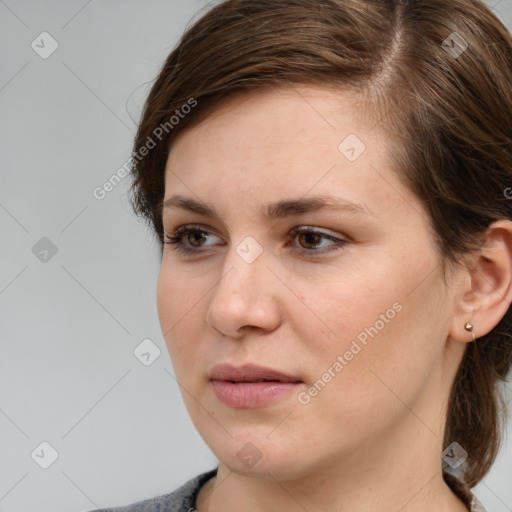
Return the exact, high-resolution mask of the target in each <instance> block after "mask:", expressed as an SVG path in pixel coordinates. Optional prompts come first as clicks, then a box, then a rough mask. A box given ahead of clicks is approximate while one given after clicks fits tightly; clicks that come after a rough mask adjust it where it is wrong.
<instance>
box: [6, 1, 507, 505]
mask: <svg viewBox="0 0 512 512" xmlns="http://www.w3.org/2000/svg"><path fill="white" fill-rule="evenodd" d="M490 5H492V6H494V9H495V10H496V12H497V14H498V16H500V17H501V18H502V19H503V20H504V21H505V22H506V24H507V25H508V26H509V27H512V0H501V1H497V0H493V2H492V3H491V4H490ZM208 8H209V6H208V4H207V2H206V0H204V1H203V0H186V1H185V0H182V1H179V0H150V1H142V0H123V1H120V0H105V1H98V0H89V1H86V0H79V1H78V0H77V1H66V2H65V1H63V0H49V1H45V2H37V1H35V0H6V1H1V0H0V38H1V43H2V44H1V48H0V59H1V62H2V66H1V70H0V108H1V122H0V127H1V128H0V130H1V132H0V150H1V153H0V154H1V158H2V164H1V176H2V186H1V188H0V229H1V233H2V242H3V243H2V250H1V251H0V257H1V266H0V330H1V331H0V336H1V337H0V339H1V354H2V357H1V358H0V375H1V387H0V432H1V436H0V461H1V462H0V512H50V511H51V512H63V511H85V510H90V509H93V508H99V507H106V506H115V505H123V504H128V503H132V502H134V501H138V500H141V499H145V498H148V497H153V496H156V495H159V494H164V493H167V492H170V491H172V490H174V489H175V488H176V487H178V486H179V485H181V484H182V483H184V482H185V481H186V480H188V479H189V478H191V477H192V476H195V475H196V474H198V473H200V472H203V471H206V470H209V469H211V468H213V467H214V466H215V464H216V459H215V457H214V456H213V455H212V453H211V452H210V450H209V449H208V448H207V447H206V445H205V444H204V442H203V441H202V439H201V438H200V436H199V435H198V434H197V432H196V431H195V429H194V427H193V425H192V423H191V421H190V419H189V418H188V415H187V413H186V411H185V408H184V406H183V404H182V400H181V396H180V393H179V389H178V386H177V384H176V381H175V379H174V372H173V370H172V366H171V362H170V359H169V356H168V354H167V350H166V347H165V343H164V340H163V337H162V335H161V332H160V326H159V323H158V317H157V312H156V280H157V275H158V266H159V256H158V248H157V246H156V244H155V243H154V239H153V238H152V236H151V234H150V233H149V231H148V230H147V229H146V228H145V226H144V225H143V224H142V223H140V222H139V221H138V220H137V219H136V218H135V216H134V214H133V213H132V212H131V209H130V205H129V203H128V198H127V196H126V192H127V190H128V184H129V183H128V180H129V179H124V180H122V181H121V182H120V183H119V184H118V185H117V186H116V187H115V188H114V189H113V190H112V191H110V192H109V193H108V194H107V195H106V196H105V198H104V199H102V200H98V199H96V198H95V197H94V195H93V190H94V189H95V188H96V187H101V186H102V184H103V183H105V182H106V181H107V180H108V179H109V178H110V177H111V176H112V175H113V174H114V173H115V172H116V171H117V170H118V169H119V168H120V167H121V166H122V165H123V164H124V163H125V162H126V160H127V159H128V158H129V156H130V150H131V143H132V139H133V136H134V134H135V124H134V121H133V120H132V118H133V119H134V120H135V121H136V120H137V119H138V116H139V114H140V109H141V105H142V101H143V99H144V96H145V94H147V92H148V90H149V82H150V81H151V80H153V78H154V77H155V75H156V73H157V71H158V69H159V67H160V65H161V64H162V62H163V60H164V59H165V57H166V56H167V54H168V53H169V51H170V50H171V49H172V47H173V46H174V44H175V43H176V42H177V39H178V38H179V36H180V35H181V33H182V32H183V31H184V29H185V27H186V26H187V24H188V23H189V22H190V20H192V19H193V20H195V19H197V17H199V16H200V15H201V13H202V12H204V11H205V10H206V9H208ZM199 11H201V12H199ZM42 32H48V33H49V34H51V36H52V37H53V38H54V39H55V40H56V41H57V43H58V48H57V50H56V51H55V52H54V53H53V54H52V55H50V56H49V57H47V58H45V59H43V58H42V57H40V55H39V54H38V53H36V51H34V49H33V48H32V47H31V44H32V42H33V41H34V40H35V42H36V43H38V41H39V46H41V47H42V46H43V45H42V44H41V43H40V40H41V38H40V37H39V35H40V34H41V33H42ZM44 37H46V36H44ZM44 41H45V42H44V48H40V49H39V51H41V52H42V51H48V49H49V48H51V46H50V44H51V41H50V40H49V39H44ZM43 237H46V238H47V239H49V240H50V241H51V242H48V241H47V240H43V241H40V240H41V239H42V238H43ZM34 246H35V249H33V248H34ZM52 249H53V252H54V251H55V249H56V251H57V252H56V253H55V254H53V253H52ZM45 250H46V251H48V252H46V253H45V252H44V251H45ZM145 339H150V340H152V343H153V344H154V345H151V344H150V346H153V347H158V349H160V351H161V353H160V356H159V357H157V358H156V359H154V357H155V354H154V351H155V350H157V349H156V348H152V349H151V351H150V353H151V354H152V355H151V356H145V357H146V359H147V358H148V357H150V359H151V361H153V362H152V363H151V364H150V365H149V366H145V365H144V364H143V363H142V362H141V361H140V360H139V359H137V358H136V357H135V355H134V352H133V351H134V349H135V348H136V347H137V346H138V345H139V344H140V343H141V342H142V341H143V340H145ZM146 343H148V342H146ZM153 359H154V360H153ZM511 430H512V425H511V422H510V421H509V424H508V436H507V438H506V444H505V446H504V447H503V449H502V452H501V454H500V456H499V458H498V460H497V461H496V463H495V465H494V467H493V469H492V471H491V473H490V474H489V475H488V476H487V477H486V478H485V480H484V481H483V482H482V483H481V484H480V485H479V486H478V487H477V488H476V489H475V492H476V494H477V496H479V497H480V499H481V500H482V501H483V503H484V504H485V505H486V506H487V508H488V511H489V512H505V511H511V510H512V486H511V485H510V483H511V482H512V446H511V443H510V442H509V441H508V438H509V437H510V431H511ZM44 441H45V442H48V443H49V444H50V445H51V446H52V447H53V448H54V449H55V450H56V451H57V452H58V458H57V459H56V460H55V462H53V464H51V465H50V466H49V467H48V468H47V469H43V468H42V467H40V464H44V463H45V462H46V463H47V462H48V461H49V460H50V459H49V457H50V456H51V452H50V451H49V449H48V448H45V446H44V445H43V446H42V447H41V446H40V445H41V443H42V442H44ZM41 450H42V451H41ZM419 463H421V461H419Z"/></svg>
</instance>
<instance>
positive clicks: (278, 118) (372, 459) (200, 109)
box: [115, 0, 512, 512]
mask: <svg viewBox="0 0 512 512" xmlns="http://www.w3.org/2000/svg"><path fill="white" fill-rule="evenodd" d="M511 83H512V37H511V35H510V33H509V32H508V31H507V30H506V29H505V27H504V26H503V25H502V24H501V22H500V21H498V19H497V18H496V17H495V16H494V15H493V14H492V13H491V12H490V10H489V9H488V8H487V7H485V6H484V5H483V4H482V3H481V2H479V1H477V0H454V1H450V2H446V1H445V0H423V1H421V0H418V1H413V0H409V1H408V0H403V1H400V0H387V1H385V0H382V1H371V0H357V1H356V0H315V1H312V0H230V1H227V2H223V3H221V4H220V5H218V6H216V7H214V8H213V9H211V10H210V11H209V12H208V13H207V14H206V15H204V16H203V17H202V18H201V19H200V20H198V21H197V22H196V23H195V24H194V25H193V26H192V27H190V28H189V29H188V30H187V32H186V33H185V35H184V36H183V38H182V40H181V41H180V43H179V45H178V46H177V48H176V49H175V50H174V51H173V52H172V53H171V54H170V55H169V57H168V59H167V61H166V63H165V65H164V67H163V69H162V71H161V72H160V75H159V76H158V78H157V80H156V82H155V84H154V86H153V88H152V90H151V92H150V94H149V97H148V99H147V102H146V106H145V110H144V112H143V116H142V120H141V123H140V126H139V131H138V134H137V137H136V141H135V146H134V154H133V175H134V184H133V192H134V195H133V204H134V207H135V210H136V212H137V213H138V214H140V215H141V216H142V217H143V218H145V219H146V220H148V221H149V223H150V225H151V226H152V228H153V229H154V232H155V233H156V234H157V236H158V239H159V241H160V242H161V244H162V260H161V271H160V276H159V281H158V291H157V295H158V313H159V318H160V323H161V327H162V332H163V334H164V337H165V340H166V343H167V347H168V350H169V353H170V356H171V358H172V361H173V365H174V368H175V371H176V376H177V379H178V382H179V384H180V387H181V389H182V394H183V398H184V401H185V404H186V406H187V409H188V412H189V414H190V416H191V418H192V420H193V422H194V424H195V426H196V428H197V429H198V431H199V433H200V434H201V436H202V437H203V439H204V440H205V442H206V443H207V444H208V445H209V446H210V448H211V449H212V451H213V452H214V453H215V455H216V456H217V458H218V460H219V465H218V468H215V469H214V470H212V471H210V472H208V473H205V474H203V475H200V476H198V477H196V478H194V479H193V480H190V481H189V482H188V483H187V484H185V485H184V486H183V487H182V488H180V489H178V490H177V491H175V492H174V493H170V494H168V495H165V496H161V497H158V498H154V499H151V500H146V501H143V502H139V503H136V504H132V505H130V506H127V507H124V508H117V509H115V510H119V511H121V510H123V511H132V512H135V511H142V510H145V511H157V510H158V511H163V510H165V511H192V510H197V511H199V512H206V511H208V512H220V511H223V512H230V511H233V510H244V511H249V512H259V511H266V512H268V511H282V510H286V511H292V512H294V511H303V510H307V511H311V512H313V511H320V510H322V511H325V510H333V511H334V510H335V511H337V512H342V511H343V512H345V511H354V510H372V511H376V510H378V511H379V512H388V511H397V510H404V511H407V512H426V511H429V512H431V511H432V510H435V511H436V512H445V511H446V512H448V511H450V512H463V511H472V512H475V511H482V510H485V509H484V508H483V506H482V504H481V503H479V502H478V500H477V499H476V497H475V496H474V495H473V494H472V492H471V488H472V487H473V486H474V485H476V484H477V483H478V482H479V481H480V480H481V479H482V478H483V477H484V475H485V474H486V473H487V472H488V471H489V469H490V467H491V465H492V463H493V461H494V459H495V458H496V455H497V453H498V450H499V446H500V434H501V429H502V425H501V422H502V420H503V418H504V417H505V416H504V414H503V411H502V410H501V409H502V407H501V406H502V405H503V400H502V399H501V397H500V394H499V388H498V383H499V382H500V381H503V380H505V378H506V376H507V372H508V371H509V369H510V366H511V362H512V342H511V334H512V325H511V315H512V313H511V311H510V310H509V304H510V302H511V301H512V286H511V284H512V221H511V220H510V219H512V202H511V201H510V198H511V197H512V195H511V192H512V141H511V134H512V89H511V87H510V84H511Z"/></svg>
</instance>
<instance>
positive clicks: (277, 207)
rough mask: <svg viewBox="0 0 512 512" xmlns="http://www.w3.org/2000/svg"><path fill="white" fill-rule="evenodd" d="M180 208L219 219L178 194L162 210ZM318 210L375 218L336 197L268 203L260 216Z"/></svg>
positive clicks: (211, 210)
mask: <svg viewBox="0 0 512 512" xmlns="http://www.w3.org/2000/svg"><path fill="white" fill-rule="evenodd" d="M171 208H181V209H183V210H187V211H189V212H192V213H197V214H198V215H203V216H205V217H212V218H216V219H221V216H220V215H219V213H218V212H217V211H216V210H215V208H214V207H213V206H212V205H210V204H208V203H205V202H203V201H199V200H197V199H193V198H191V197H185V196H182V195H180V194H176V195H174V196H171V197H169V198H168V199H166V200H165V201H164V202H163V209H164V210H169V209H171ZM320 209H329V210H334V211H343V212H348V213H353V214H365V215H371V216H373V217H375V216H376V215H375V213H374V212H372V211H371V210H370V209H369V208H368V207H367V206H365V205H363V204H359V203H354V202H352V201H349V200H347V199H343V198H342V197H336V196H328V195H324V196H317V197H308V198H300V199H287V200H282V201H278V202H276V203H269V204H267V205H264V206H263V208H262V214H263V215H266V216H267V217H269V218H271V219H281V218H284V217H290V216H293V215H301V214H304V213H310V212H314V211H317V210H320Z"/></svg>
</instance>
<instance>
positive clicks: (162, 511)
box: [89, 468, 217, 512]
mask: <svg viewBox="0 0 512 512" xmlns="http://www.w3.org/2000/svg"><path fill="white" fill-rule="evenodd" d="M216 474H217V468H215V469H213V470H211V471H208V472H206V473H202V474H200V475H198V476H196V477H194V478H192V479H190V480H189V481H188V482H186V483H185V484H183V485H182V486H181V487H179V488H178V489H176V490H175V491H173V492H171V493H169V494H163V495H161V496H157V497H156V498H149V499H146V500H143V501H137V502H136V503H132V504H131V505H125V506H121V507H115V508H102V509H97V510H90V511H89V512H193V511H195V509H194V507H195V500H196V496H197V494H198V492H199V490H200V489H201V487H202V486H203V485H204V484H205V483H206V482H207V481H208V480H210V478H213V477H214V476H215V475H216Z"/></svg>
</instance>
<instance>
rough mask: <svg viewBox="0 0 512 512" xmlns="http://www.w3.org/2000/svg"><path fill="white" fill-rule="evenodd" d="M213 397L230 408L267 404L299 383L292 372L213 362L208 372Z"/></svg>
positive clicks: (289, 391) (248, 407) (246, 407)
mask: <svg viewBox="0 0 512 512" xmlns="http://www.w3.org/2000/svg"><path fill="white" fill-rule="evenodd" d="M208 376H209V378H210V381H211V383H212V386H213V391H214V392H215V395H216V396H217V398H218V399H219V400H220V401H221V402H222V403H223V404H225V405H227V406H228V407H232V408H234V409H252V408H257V407H264V406H265V405H270V404H271V403H274V402H276V401H277V400H279V399H281V398H284V397H285V396H287V395H289V394H290V393H291V392H292V391H294V390H296V389H297V387H298V386H299V385H300V384H301V383H302V381H301V380H300V379H298V378H297V377H294V376H292V375H288V374H286V373H283V372H280V371H277V370H274V369H272V368H267V367H264V366H258V365H254V364H244V365H241V366H233V365H231V364H218V365H215V366H214V367H213V368H212V370H211V371H210V373H209V374H208Z"/></svg>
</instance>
